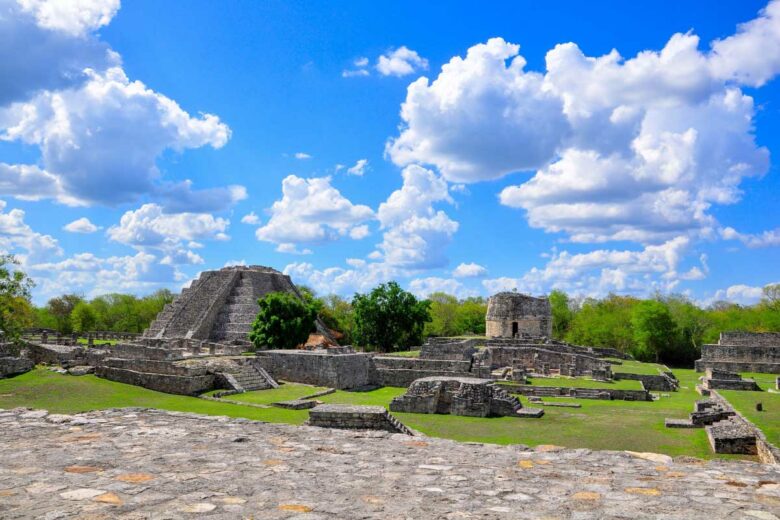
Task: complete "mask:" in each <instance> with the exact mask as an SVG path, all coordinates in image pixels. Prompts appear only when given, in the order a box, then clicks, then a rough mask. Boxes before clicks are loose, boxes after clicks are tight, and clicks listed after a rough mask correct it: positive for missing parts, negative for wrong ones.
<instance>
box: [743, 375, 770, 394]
mask: <svg viewBox="0 0 780 520" xmlns="http://www.w3.org/2000/svg"><path fill="white" fill-rule="evenodd" d="M740 375H741V376H742V377H745V378H749V379H754V380H755V381H756V383H758V386H760V387H761V390H763V391H764V392H766V391H767V390H769V389H770V388H775V385H776V383H775V382H776V380H777V377H778V375H780V374H761V373H758V372H742V373H741V374H740Z"/></svg>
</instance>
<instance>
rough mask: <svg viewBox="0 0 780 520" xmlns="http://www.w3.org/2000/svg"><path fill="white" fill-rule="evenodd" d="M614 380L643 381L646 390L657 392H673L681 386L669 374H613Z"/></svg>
mask: <svg viewBox="0 0 780 520" xmlns="http://www.w3.org/2000/svg"><path fill="white" fill-rule="evenodd" d="M612 379H632V380H634V381H641V382H642V386H643V387H644V389H645V390H653V391H655V392H672V391H675V390H677V388H678V387H679V386H680V384H679V382H678V381H677V379H676V378H675V377H674V375H673V374H672V373H671V372H669V375H667V374H658V375H657V376H655V375H650V374H631V373H628V372H613V373H612Z"/></svg>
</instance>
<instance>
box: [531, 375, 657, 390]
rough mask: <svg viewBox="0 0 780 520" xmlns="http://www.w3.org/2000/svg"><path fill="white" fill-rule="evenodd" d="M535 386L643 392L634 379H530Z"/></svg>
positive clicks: (639, 383) (640, 384)
mask: <svg viewBox="0 0 780 520" xmlns="http://www.w3.org/2000/svg"><path fill="white" fill-rule="evenodd" d="M528 384H531V385H534V386H563V387H566V388H610V389H612V390H643V388H642V383H641V382H639V381H634V380H633V379H620V380H613V381H595V380H593V379H587V378H584V377H534V378H528Z"/></svg>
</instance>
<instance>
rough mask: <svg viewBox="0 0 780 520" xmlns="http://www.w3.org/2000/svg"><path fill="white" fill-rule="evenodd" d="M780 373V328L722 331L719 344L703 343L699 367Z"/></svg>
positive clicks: (701, 370) (697, 362) (701, 368)
mask: <svg viewBox="0 0 780 520" xmlns="http://www.w3.org/2000/svg"><path fill="white" fill-rule="evenodd" d="M708 368H714V369H717V370H724V371H728V372H762V373H767V374H780V332H721V334H720V338H719V340H718V344H717V345H702V347H701V359H699V360H697V361H696V371H697V372H704V371H705V370H706V369H708Z"/></svg>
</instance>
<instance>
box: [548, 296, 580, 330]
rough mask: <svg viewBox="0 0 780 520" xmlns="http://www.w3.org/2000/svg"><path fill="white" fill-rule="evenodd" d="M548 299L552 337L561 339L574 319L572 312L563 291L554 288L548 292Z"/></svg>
mask: <svg viewBox="0 0 780 520" xmlns="http://www.w3.org/2000/svg"><path fill="white" fill-rule="evenodd" d="M549 300H550V311H551V312H552V319H553V325H552V335H553V338H555V339H563V338H564V337H565V336H566V333H567V332H568V331H569V327H570V326H571V322H572V320H573V319H574V312H573V311H572V310H571V307H570V305H569V297H568V296H567V294H566V293H565V292H563V291H559V290H557V289H556V290H554V291H552V292H551V293H550V296H549Z"/></svg>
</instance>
